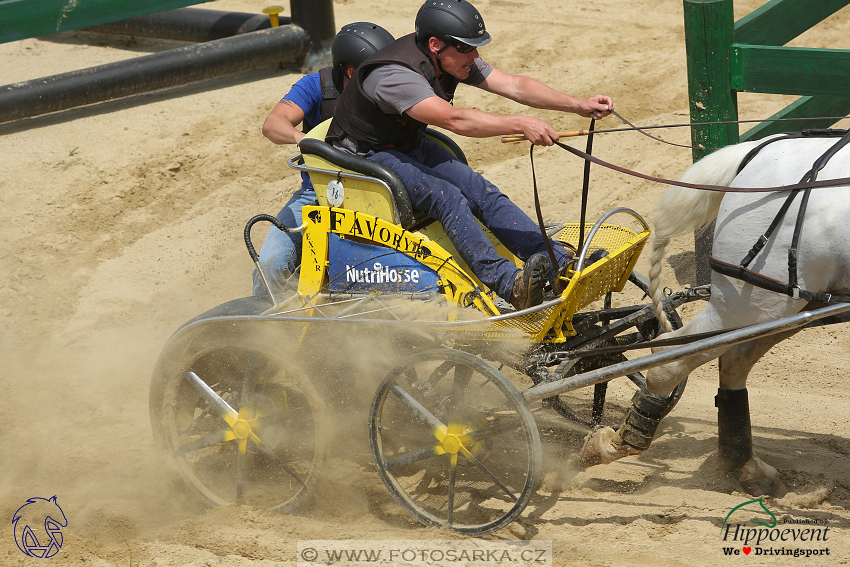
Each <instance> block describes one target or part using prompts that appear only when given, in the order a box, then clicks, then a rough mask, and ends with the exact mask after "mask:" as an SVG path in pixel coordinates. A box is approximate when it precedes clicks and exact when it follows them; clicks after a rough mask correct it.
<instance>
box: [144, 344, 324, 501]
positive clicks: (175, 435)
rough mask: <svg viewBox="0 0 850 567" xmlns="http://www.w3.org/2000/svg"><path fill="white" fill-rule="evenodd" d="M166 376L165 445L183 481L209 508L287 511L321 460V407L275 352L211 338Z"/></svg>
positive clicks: (312, 480)
mask: <svg viewBox="0 0 850 567" xmlns="http://www.w3.org/2000/svg"><path fill="white" fill-rule="evenodd" d="M168 372H169V374H168V375H167V376H165V377H163V378H165V380H166V381H167V382H166V386H165V396H164V399H163V403H162V407H161V408H159V412H158V413H157V414H156V415H159V416H161V417H160V419H161V420H162V428H163V430H164V434H165V442H166V445H167V447H168V449H169V452H170V453H171V455H172V457H173V458H174V460H175V462H176V463H177V467H178V469H179V470H180V473H181V474H182V475H183V477H184V478H185V479H186V480H187V481H188V482H189V483H190V484H191V485H192V487H193V488H195V489H196V490H197V491H198V492H199V493H200V494H201V495H202V496H203V497H204V498H205V499H206V500H207V501H209V502H210V503H211V504H214V505H227V504H232V503H237V504H250V505H254V506H258V507H262V508H264V509H272V510H274V511H277V512H288V511H290V510H291V509H293V508H295V507H296V506H297V505H298V504H300V503H301V502H302V501H303V500H304V499H305V498H306V497H307V496H308V495H309V494H310V490H311V488H312V486H313V485H314V483H315V481H316V476H317V472H318V470H319V469H320V467H321V464H322V462H323V460H324V456H325V444H324V442H325V432H324V426H323V404H322V402H321V400H320V399H319V397H318V395H317V394H316V391H315V390H314V389H313V386H312V385H311V383H310V381H309V380H308V379H307V378H306V377H305V376H304V375H303V374H302V373H301V371H300V370H299V369H298V367H297V366H295V364H294V363H293V362H292V361H291V360H289V359H288V358H287V357H285V356H284V355H282V354H280V353H279V352H277V351H276V350H275V349H273V348H267V347H262V346H258V345H253V344H250V343H249V342H247V341H242V340H238V339H236V340H227V339H222V340H218V341H215V340H214V341H211V342H210V343H208V344H206V345H205V348H204V349H203V350H201V351H199V352H197V353H195V354H194V355H192V356H190V357H188V358H187V359H186V360H185V361H184V362H183V363H182V364H179V365H175V366H174V367H172V369H171V370H169V371H168Z"/></svg>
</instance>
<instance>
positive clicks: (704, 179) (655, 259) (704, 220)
mask: <svg viewBox="0 0 850 567" xmlns="http://www.w3.org/2000/svg"><path fill="white" fill-rule="evenodd" d="M754 144H755V142H752V143H744V144H736V145H734V146H727V147H725V148H722V149H720V150H718V151H716V152H714V153H712V154H709V155H708V156H706V157H704V158H703V159H701V160H700V161H698V162H696V163H695V164H693V165H692V166H691V167H689V168H688V169H687V170H686V171H685V173H683V174H682V177H680V178H679V181H683V182H685V183H692V184H697V185H721V186H723V187H726V186H728V185H729V184H730V183H732V180H733V179H735V176H736V175H737V174H738V167H739V166H740V164H741V162H742V161H743V159H744V157H745V156H746V155H747V153H748V152H749V151H750V149H752V147H753V145H754ZM722 199H723V193H722V192H720V191H707V190H701V189H691V188H689V187H678V186H674V187H671V188H670V189H668V190H667V192H666V193H664V195H663V196H662V197H661V200H660V201H659V203H658V213H657V214H656V215H655V218H654V219H653V222H654V224H655V235H654V238H653V240H652V250H651V252H650V256H649V294H650V297H651V298H652V304H653V305H654V306H655V314H656V317H658V320H659V321H661V325H662V326H663V328H664V332H670V331H672V330H673V327H672V326H671V325H670V321H669V320H668V319H667V315H666V314H665V313H664V307H663V301H664V296H663V293H662V286H661V282H660V277H659V276H660V275H661V267H662V260H663V259H664V251H665V248H666V247H667V244H668V243H669V242H670V240H672V239H673V238H674V237H676V236H678V235H680V234H683V233H685V232H693V231H694V230H697V229H699V228H704V227H705V226H707V225H708V224H709V223H710V222H711V221H713V220H714V219H715V218H716V217H717V212H718V210H719V209H720V201H721V200H722Z"/></svg>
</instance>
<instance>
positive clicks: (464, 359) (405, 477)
mask: <svg viewBox="0 0 850 567" xmlns="http://www.w3.org/2000/svg"><path fill="white" fill-rule="evenodd" d="M369 441H370V446H371V449H372V456H373V458H374V460H375V465H376V466H377V468H378V472H379V474H380V476H381V480H382V481H383V482H384V484H385V485H386V487H387V489H388V490H389V491H390V493H391V494H392V495H393V497H394V498H395V499H396V501H397V502H398V503H399V504H401V505H402V506H403V507H404V508H405V509H406V510H407V511H408V512H409V513H410V514H411V515H412V516H414V517H415V518H416V519H417V520H419V521H420V522H422V523H423V524H426V525H431V526H442V527H445V528H448V529H450V530H453V531H456V532H459V533H463V534H466V535H472V536H481V535H485V534H489V533H491V532H494V531H496V530H498V529H500V528H502V527H504V526H506V525H507V524H509V523H510V522H511V521H512V520H513V519H514V518H515V517H516V516H518V515H519V514H520V513H521V512H522V510H523V509H524V508H525V506H526V505H527V504H528V500H529V498H530V497H531V495H532V493H533V491H534V488H535V486H536V484H537V481H538V479H539V478H540V470H541V460H542V459H541V453H542V451H541V446H540V437H539V434H538V431H537V426H536V424H535V422H534V418H533V417H532V416H531V413H530V412H529V410H528V407H527V406H526V403H525V400H524V398H523V397H522V395H521V394H520V393H519V391H518V390H517V389H516V387H515V386H514V385H513V384H512V383H511V382H510V381H509V380H508V379H507V378H506V377H505V376H504V375H503V374H502V373H501V372H499V371H498V370H496V369H495V368H494V367H493V366H492V365H490V364H489V363H487V362H485V361H484V360H482V359H480V358H478V357H476V356H474V355H471V354H469V353H466V352H462V351H458V350H452V349H439V350H431V351H426V352H423V353H420V354H417V355H415V356H412V357H411V358H409V359H407V360H406V361H405V362H403V363H401V364H399V365H398V366H396V367H395V368H394V369H393V370H391V371H390V373H389V374H388V375H387V377H386V379H385V380H384V381H383V383H382V384H381V385H380V387H379V388H378V390H377V392H376V393H375V397H374V399H373V402H372V407H371V411H370V415H369Z"/></svg>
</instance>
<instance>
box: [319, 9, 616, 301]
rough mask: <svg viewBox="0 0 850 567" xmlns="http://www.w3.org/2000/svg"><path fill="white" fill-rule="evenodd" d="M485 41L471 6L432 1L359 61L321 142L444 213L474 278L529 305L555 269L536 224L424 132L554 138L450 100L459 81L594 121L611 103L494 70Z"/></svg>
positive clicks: (559, 251)
mask: <svg viewBox="0 0 850 567" xmlns="http://www.w3.org/2000/svg"><path fill="white" fill-rule="evenodd" d="M488 43H490V34H489V33H488V32H487V30H486V28H485V26H484V20H483V19H482V17H481V14H480V13H479V12H478V10H477V9H476V8H475V7H474V6H473V5H472V4H470V3H469V2H467V1H466V0H451V1H447V0H444V1H441V0H428V1H427V2H425V4H423V5H422V7H421V8H420V9H419V13H418V14H417V15H416V32H415V33H412V34H410V35H407V36H405V37H402V38H401V39H398V40H396V41H395V42H393V43H392V44H390V45H389V46H388V47H386V48H384V49H382V50H381V51H380V52H379V53H377V54H375V55H374V56H372V57H370V58H369V59H368V60H367V61H365V62H364V63H363V64H362V65H361V66H360V67H359V68H358V70H357V72H356V73H355V74H354V76H353V77H352V80H351V82H350V83H349V84H348V86H347V88H346V89H345V90H344V92H343V93H342V95H341V96H340V100H339V103H338V105H337V109H336V112H335V113H334V119H333V121H332V123H331V126H330V129H329V131H328V136H327V141H328V142H332V143H333V144H334V145H335V146H336V147H338V148H340V149H342V150H345V151H348V152H351V153H353V154H356V155H361V156H365V157H367V158H369V159H371V160H374V161H376V162H379V163H381V164H383V165H385V166H387V167H389V168H391V169H392V170H393V171H394V172H395V173H396V174H398V176H399V177H400V178H401V180H402V181H403V182H404V184H405V187H406V188H407V192H408V193H409V195H410V200H411V203H412V204H413V207H414V209H416V210H419V211H424V212H427V213H428V214H429V215H430V216H432V217H434V218H436V219H437V220H438V221H440V223H441V224H442V225H443V228H444V229H445V231H446V234H447V235H448V237H449V239H450V240H451V241H452V244H454V246H455V247H456V248H457V250H458V252H459V253H460V255H461V257H462V258H463V260H464V261H465V262H466V263H467V265H469V267H470V268H471V269H472V271H473V272H474V273H475V275H476V276H477V277H478V279H480V280H481V281H482V282H483V283H484V284H485V285H486V286H487V287H489V288H490V289H491V290H493V291H495V292H496V294H497V295H499V296H500V297H501V298H502V299H505V300H506V301H509V302H510V303H511V304H512V305H513V306H514V307H515V308H516V309H525V308H528V307H532V306H534V305H537V304H539V303H541V302H542V301H543V289H544V287H545V285H546V284H547V282H551V281H553V280H554V276H555V270H553V269H552V267H551V266H550V262H549V259H548V257H547V256H546V255H544V254H545V252H546V242H545V241H544V238H543V236H542V235H541V233H540V228H539V227H538V226H537V224H536V223H535V222H534V221H533V220H531V219H530V218H529V217H528V215H526V214H525V213H524V212H523V211H522V210H521V209H520V208H519V207H517V206H516V205H515V204H514V203H513V202H511V200H510V199H509V198H508V197H507V196H506V195H504V194H503V193H501V192H500V191H499V189H498V188H497V187H496V186H495V185H493V184H492V183H490V182H489V181H487V180H486V179H484V177H482V176H481V175H480V174H478V173H476V172H475V171H473V170H472V169H470V168H469V167H468V166H466V165H464V164H463V163H461V162H459V161H457V160H456V159H454V157H453V156H452V155H451V154H450V153H449V152H447V151H446V150H444V149H442V148H441V147H440V146H439V145H437V144H436V143H433V142H429V141H426V139H425V137H424V136H423V134H422V132H423V130H424V129H425V127H426V126H428V125H433V126H438V127H440V128H444V129H446V130H449V131H451V132H454V133H455V134H459V135H462V136H469V137H474V138H484V137H488V136H498V135H507V134H522V135H524V136H525V137H526V138H528V139H529V140H530V141H531V142H532V143H534V144H540V145H546V146H551V145H552V143H553V141H554V140H557V139H558V134H557V133H556V132H555V130H553V129H552V127H551V126H549V124H547V123H546V122H544V121H543V120H540V119H538V118H534V117H531V116H522V115H506V114H493V113H489V112H483V111H480V110H477V109H471V108H456V107H454V106H452V104H451V102H452V98H453V96H454V92H455V89H456V88H457V86H458V84H459V83H465V84H468V85H472V86H475V87H478V88H481V89H484V90H486V91H489V92H491V93H495V94H498V95H501V96H503V97H506V98H509V99H511V100H514V101H516V102H519V103H521V104H525V105H528V106H532V107H534V108H541V109H548V110H560V111H564V112H572V113H575V114H578V115H580V116H584V117H592V118H597V119H598V118H603V117H605V116H607V115H608V114H609V113H610V112H611V110H613V101H612V100H611V98H610V97H608V96H603V95H596V96H592V97H589V98H586V99H577V98H574V97H572V96H569V95H566V94H564V93H561V92H559V91H556V90H554V89H552V88H550V87H547V86H546V85H544V84H542V83H540V82H539V81H536V80H534V79H531V78H529V77H525V76H521V75H510V74H508V73H505V72H503V71H500V70H498V69H494V68H493V67H492V66H490V65H489V64H487V63H486V62H485V61H483V60H482V59H481V57H480V56H479V53H478V49H479V48H480V47H483V46H485V45H487V44H488ZM476 219H478V220H480V221H481V223H482V224H484V226H486V227H487V228H489V229H490V230H491V231H492V232H493V233H494V234H495V235H496V237H497V238H498V239H499V240H500V241H501V242H502V244H504V245H505V247H507V248H508V250H510V251H511V252H513V253H514V254H515V255H516V256H517V257H518V258H520V259H521V260H523V261H524V262H525V265H524V267H523V269H522V270H519V269H517V267H516V266H515V265H514V264H513V263H512V262H511V261H509V260H507V259H506V258H503V257H501V256H500V255H499V254H498V253H497V252H496V250H495V248H493V246H492V244H491V243H490V241H489V240H488V239H487V236H486V235H485V233H484V231H483V230H482V229H481V226H480V225H479V224H478V223H477V222H476ZM550 243H551V246H552V248H553V249H554V253H555V257H556V259H557V261H558V264H559V265H558V266H557V267H555V268H556V270H558V269H561V268H565V267H566V265H567V264H568V263H569V260H570V259H571V258H572V253H571V252H570V251H568V250H567V249H566V248H565V247H564V246H563V245H561V243H559V242H551V241H550ZM555 291H556V292H558V291H559V290H557V289H556V290H555Z"/></svg>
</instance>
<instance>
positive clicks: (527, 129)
mask: <svg viewBox="0 0 850 567" xmlns="http://www.w3.org/2000/svg"><path fill="white" fill-rule="evenodd" d="M517 118H519V119H520V130H521V131H522V135H523V136H525V138H526V139H527V140H529V141H530V142H531V143H532V144H534V145H536V146H551V145H553V143H554V142H555V141H556V140H557V139H558V133H557V132H556V131H555V130H554V129H553V128H552V127H551V126H549V124H547V123H546V122H544V121H543V120H540V119H539V118H534V117H533V116H519V117H517Z"/></svg>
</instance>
